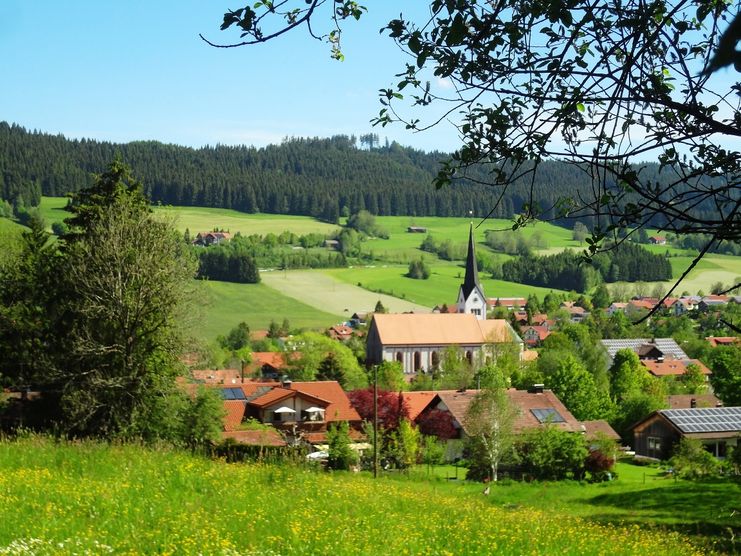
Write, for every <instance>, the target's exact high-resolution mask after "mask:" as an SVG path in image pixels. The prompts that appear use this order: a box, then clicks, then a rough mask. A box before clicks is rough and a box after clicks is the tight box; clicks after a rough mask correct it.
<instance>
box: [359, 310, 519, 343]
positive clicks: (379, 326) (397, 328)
mask: <svg viewBox="0 0 741 556" xmlns="http://www.w3.org/2000/svg"><path fill="white" fill-rule="evenodd" d="M373 326H374V327H375V328H376V330H377V331H378V337H379V339H380V341H381V343H382V344H384V345H472V344H474V345H482V344H486V343H490V342H491V343H505V342H520V341H521V340H520V338H519V337H518V336H517V335H516V334H515V332H514V330H512V327H511V326H510V325H509V323H508V322H507V321H506V320H504V319H494V320H478V319H477V318H476V316H475V315H472V314H470V313H440V314H435V313H418V314H415V313H396V314H392V313H389V314H376V315H374V317H373Z"/></svg>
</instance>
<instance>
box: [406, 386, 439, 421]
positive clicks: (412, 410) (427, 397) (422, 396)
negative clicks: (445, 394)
mask: <svg viewBox="0 0 741 556" xmlns="http://www.w3.org/2000/svg"><path fill="white" fill-rule="evenodd" d="M436 396H437V392H432V391H420V392H402V393H401V397H402V398H403V399H404V402H405V403H406V406H407V409H408V414H409V420H410V421H412V422H414V421H415V420H416V419H417V417H419V415H420V413H422V412H423V411H424V410H425V409H427V406H429V405H430V402H432V400H434V399H435V397H436Z"/></svg>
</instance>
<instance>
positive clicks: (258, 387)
mask: <svg viewBox="0 0 741 556" xmlns="http://www.w3.org/2000/svg"><path fill="white" fill-rule="evenodd" d="M277 386H280V382H275V381H270V380H269V381H264V382H261V381H258V380H254V381H249V382H244V383H243V384H240V385H239V387H240V388H241V389H242V392H244V395H245V397H246V398H247V399H250V398H255V397H257V396H261V395H262V394H263V393H265V392H267V391H269V390H272V389H273V388H275V387H277Z"/></svg>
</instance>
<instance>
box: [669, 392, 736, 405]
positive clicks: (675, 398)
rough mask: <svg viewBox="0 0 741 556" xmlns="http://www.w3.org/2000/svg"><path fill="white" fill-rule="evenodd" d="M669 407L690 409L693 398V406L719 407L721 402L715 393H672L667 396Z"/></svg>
mask: <svg viewBox="0 0 741 556" xmlns="http://www.w3.org/2000/svg"><path fill="white" fill-rule="evenodd" d="M666 398H667V401H668V402H669V409H690V408H691V407H692V400H695V407H719V406H722V405H723V403H722V402H721V401H720V400H719V399H718V398H717V397H716V396H715V394H674V395H672V396H667V397H666Z"/></svg>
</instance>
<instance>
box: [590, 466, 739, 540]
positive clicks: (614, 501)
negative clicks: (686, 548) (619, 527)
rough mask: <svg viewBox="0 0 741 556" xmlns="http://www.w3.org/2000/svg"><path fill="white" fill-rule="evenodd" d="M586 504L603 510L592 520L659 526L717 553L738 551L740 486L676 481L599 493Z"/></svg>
mask: <svg viewBox="0 0 741 556" xmlns="http://www.w3.org/2000/svg"><path fill="white" fill-rule="evenodd" d="M587 503H588V504H591V505H593V506H598V507H600V508H601V509H602V510H603V512H602V513H597V514H593V515H591V516H590V519H591V520H594V521H599V522H602V523H612V524H618V523H621V522H622V523H636V524H640V525H642V526H646V525H648V526H658V527H661V528H666V529H671V530H675V531H678V532H680V533H683V534H685V535H688V536H691V537H698V538H699V539H700V540H701V541H703V542H707V541H710V542H712V543H717V544H715V545H714V548H715V549H716V550H721V551H725V552H731V553H737V551H741V485H739V483H734V482H731V481H728V480H705V481H697V482H690V481H676V482H673V483H671V484H669V485H663V486H660V487H656V488H647V489H637V490H632V491H627V492H625V491H624V492H613V493H605V494H600V495H598V496H595V497H593V498H591V499H589V500H587ZM610 508H612V511H611V510H610Z"/></svg>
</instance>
